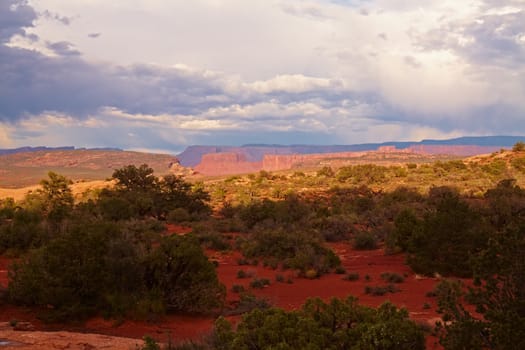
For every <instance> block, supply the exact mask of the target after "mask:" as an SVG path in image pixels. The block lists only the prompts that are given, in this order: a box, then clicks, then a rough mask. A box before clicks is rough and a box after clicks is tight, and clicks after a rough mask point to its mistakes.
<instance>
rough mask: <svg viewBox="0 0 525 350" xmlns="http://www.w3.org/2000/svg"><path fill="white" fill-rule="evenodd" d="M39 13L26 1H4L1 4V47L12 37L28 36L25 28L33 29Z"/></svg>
mask: <svg viewBox="0 0 525 350" xmlns="http://www.w3.org/2000/svg"><path fill="white" fill-rule="evenodd" d="M36 18H37V13H36V12H35V10H34V9H33V8H32V7H31V6H29V5H28V4H27V1H24V0H2V2H0V45H1V44H4V43H6V42H8V41H9V40H10V39H11V37H12V36H14V35H16V34H18V35H22V36H23V35H26V30H25V28H27V27H32V26H33V21H34V20H36Z"/></svg>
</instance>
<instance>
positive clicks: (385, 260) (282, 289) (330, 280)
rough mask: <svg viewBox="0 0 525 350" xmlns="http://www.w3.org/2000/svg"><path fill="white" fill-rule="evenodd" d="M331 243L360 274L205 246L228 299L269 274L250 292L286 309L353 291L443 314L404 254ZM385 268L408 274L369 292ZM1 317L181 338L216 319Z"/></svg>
mask: <svg viewBox="0 0 525 350" xmlns="http://www.w3.org/2000/svg"><path fill="white" fill-rule="evenodd" d="M189 231H190V229H188V228H185V227H181V226H177V225H169V226H168V232H169V233H171V234H185V233H187V232H189ZM330 247H331V248H332V249H334V251H335V252H336V253H337V254H338V255H339V257H340V258H341V261H342V264H343V267H344V268H345V269H346V270H347V272H348V273H351V272H357V273H359V280H357V281H345V280H343V276H344V275H338V274H333V273H332V274H329V275H325V276H322V277H320V278H318V279H312V280H311V279H305V278H298V277H297V276H296V273H295V272H293V271H291V270H287V271H281V270H280V269H277V270H272V269H270V268H265V267H263V266H262V264H261V263H259V265H258V266H248V265H246V266H239V265H238V262H237V261H238V259H239V258H241V257H242V256H241V254H240V253H239V252H236V251H234V252H215V251H207V254H208V255H209V257H210V258H211V259H212V260H216V261H217V262H218V263H219V265H218V268H217V272H218V275H219V279H220V280H221V282H222V283H224V285H225V286H226V288H227V305H229V306H232V305H234V304H235V303H236V302H237V301H238V299H239V296H238V294H235V293H233V292H231V288H232V286H233V285H234V284H238V285H243V286H244V287H245V289H247V290H248V289H249V283H250V281H251V280H252V278H253V277H258V278H268V279H269V280H270V281H271V285H270V286H267V287H265V288H264V289H254V290H252V292H253V293H254V294H255V295H256V296H259V297H264V298H267V299H268V300H269V301H270V302H271V304H272V305H275V306H278V307H282V308H284V309H287V310H294V309H298V308H300V307H301V305H302V304H303V303H304V302H305V300H306V299H308V298H310V297H320V298H322V299H325V300H327V299H329V298H331V297H342V298H344V297H347V296H348V295H353V296H356V297H358V298H359V300H360V302H361V303H363V304H364V305H368V306H378V305H380V304H381V303H383V302H385V301H387V300H389V301H391V302H392V303H394V304H395V305H397V306H399V307H405V308H407V309H408V311H409V314H410V317H411V318H412V319H414V320H416V321H420V322H426V323H429V324H430V325H434V322H435V320H436V319H438V317H439V315H438V314H437V313H436V311H435V309H436V300H435V299H433V298H429V297H427V296H426V293H427V292H429V291H431V290H432V289H433V288H434V286H435V284H436V283H437V280H436V279H433V278H419V277H418V276H416V275H415V274H414V273H413V272H412V271H411V270H410V268H409V267H408V266H406V265H405V264H404V256H403V255H402V254H396V255H385V254H384V251H383V250H382V249H377V250H373V251H355V250H353V249H352V247H351V246H350V245H349V244H346V243H336V244H330ZM8 263H9V259H6V258H0V284H2V285H3V286H6V285H7V271H6V270H7V265H8ZM240 269H242V270H244V271H246V272H248V273H251V274H253V277H252V278H246V279H238V278H237V271H238V270H240ZM383 272H395V273H398V274H401V275H405V276H406V277H405V281H404V282H403V283H400V284H397V286H398V287H399V288H400V289H401V291H400V292H397V293H393V294H387V295H385V296H371V295H367V294H365V291H364V290H365V286H368V285H369V286H377V285H385V284H387V282H384V281H383V280H382V279H381V277H380V275H381V273H383ZM277 274H281V275H283V276H284V277H285V279H287V278H288V277H291V278H292V280H293V283H291V284H288V283H281V282H277V281H276V280H275V277H276V275H277ZM365 275H368V276H370V280H369V281H366V280H365ZM425 303H428V304H430V305H431V308H430V309H424V307H423V305H424V304H425ZM0 310H1V311H0V321H9V320H11V319H17V320H22V321H30V322H32V323H33V324H34V325H35V327H36V328H37V329H38V330H45V329H50V328H52V329H54V330H57V329H66V330H73V331H82V332H92V333H102V334H107V335H113V336H121V337H131V338H141V337H142V336H144V335H145V334H149V335H151V336H153V337H154V338H156V339H158V340H160V341H166V340H167V339H168V337H171V339H172V340H174V341H176V342H178V341H182V340H189V339H191V340H198V339H199V338H201V337H202V336H203V335H205V334H207V333H209V331H210V330H211V327H212V324H213V318H212V317H206V316H200V317H198V316H189V315H169V316H166V317H164V318H163V319H162V320H161V321H160V322H157V323H148V322H142V321H130V320H125V321H123V322H120V323H116V322H115V321H114V320H104V319H102V318H94V319H91V320H89V321H87V322H86V323H85V324H84V325H83V326H82V327H81V328H80V327H74V326H70V325H67V326H66V325H53V326H46V325H44V324H42V323H41V322H40V321H39V320H38V319H37V318H36V317H35V316H34V315H35V310H32V311H31V310H28V309H25V308H17V307H12V306H7V307H6V306H3V307H2V308H1V309H0ZM436 343H437V340H436V339H435V338H433V337H428V338H427V349H440V347H439V346H437V345H436Z"/></svg>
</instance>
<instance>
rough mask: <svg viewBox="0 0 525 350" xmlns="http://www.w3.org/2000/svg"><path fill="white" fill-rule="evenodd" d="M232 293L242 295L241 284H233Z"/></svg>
mask: <svg viewBox="0 0 525 350" xmlns="http://www.w3.org/2000/svg"><path fill="white" fill-rule="evenodd" d="M232 292H233V293H237V294H238V293H243V292H244V286H243V285H241V284H234V285H233V286H232Z"/></svg>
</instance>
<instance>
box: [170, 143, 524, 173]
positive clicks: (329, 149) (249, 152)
mask: <svg viewBox="0 0 525 350" xmlns="http://www.w3.org/2000/svg"><path fill="white" fill-rule="evenodd" d="M518 141H525V136H466V137H458V138H453V139H446V140H432V139H429V140H422V141H400V142H396V141H389V142H383V143H362V144H348V145H297V144H295V145H276V144H271V145H270V144H268V145H267V144H246V145H242V146H214V145H207V146H198V145H196V146H189V147H187V148H186V149H185V150H184V152H182V153H180V154H178V155H177V158H178V159H179V160H180V163H181V165H183V166H186V167H194V166H196V165H197V164H199V163H200V162H201V159H202V156H204V155H205V154H210V153H235V154H240V155H242V156H243V157H244V158H245V160H246V161H249V162H257V161H261V160H262V158H263V157H264V155H266V154H316V153H337V152H362V151H373V150H377V149H378V148H379V147H384V146H394V147H396V148H397V149H407V148H411V147H416V146H472V148H471V149H472V152H475V147H478V148H479V150H486V151H488V150H491V149H498V148H509V147H512V146H513V145H514V144H515V143H516V142H518ZM443 149H444V148H437V149H435V152H441V150H443ZM429 150H430V149H429ZM435 152H431V153H435ZM463 152H464V154H465V155H467V154H468V151H465V150H464V151H463Z"/></svg>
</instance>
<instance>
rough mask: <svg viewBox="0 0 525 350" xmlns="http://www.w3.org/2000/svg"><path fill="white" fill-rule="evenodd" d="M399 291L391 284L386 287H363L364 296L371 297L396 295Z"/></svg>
mask: <svg viewBox="0 0 525 350" xmlns="http://www.w3.org/2000/svg"><path fill="white" fill-rule="evenodd" d="M399 291H400V289H399V288H397V287H396V286H395V285H393V284H388V285H386V286H366V287H365V294H370V295H373V296H382V295H385V294H386V293H396V292H399Z"/></svg>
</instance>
